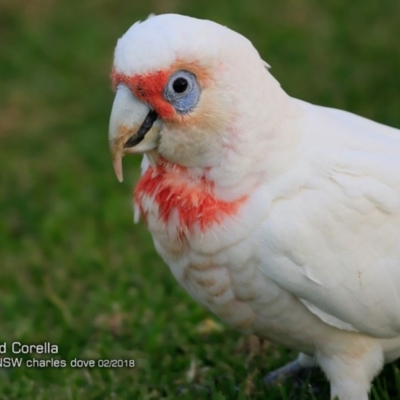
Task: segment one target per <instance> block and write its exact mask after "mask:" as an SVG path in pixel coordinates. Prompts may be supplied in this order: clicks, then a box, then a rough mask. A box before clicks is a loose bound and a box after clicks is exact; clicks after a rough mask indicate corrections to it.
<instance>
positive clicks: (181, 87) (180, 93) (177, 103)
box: [164, 70, 201, 114]
mask: <svg viewBox="0 0 400 400" xmlns="http://www.w3.org/2000/svg"><path fill="white" fill-rule="evenodd" d="M200 91H201V90H200V87H199V85H198V83H197V79H196V75H194V74H193V73H192V72H189V71H184V70H182V71H177V72H175V73H174V74H172V75H171V77H170V79H169V81H168V83H167V85H166V86H165V88H164V98H165V99H166V100H167V101H168V102H169V103H170V104H171V105H172V106H173V107H174V108H175V110H176V111H177V112H178V113H180V114H187V113H189V112H190V111H192V110H193V109H194V108H195V106H196V105H197V103H198V101H199V98H200Z"/></svg>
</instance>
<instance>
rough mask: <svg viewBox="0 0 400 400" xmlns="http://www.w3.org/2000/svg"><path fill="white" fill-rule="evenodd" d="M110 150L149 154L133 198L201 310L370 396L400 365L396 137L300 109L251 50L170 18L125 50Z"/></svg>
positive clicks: (399, 141)
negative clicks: (386, 371)
mask: <svg viewBox="0 0 400 400" xmlns="http://www.w3.org/2000/svg"><path fill="white" fill-rule="evenodd" d="M111 79H112V84H113V88H114V89H115V98H114V102H113V105H112V110H111V115H110V123H109V146H110V151H111V157H112V162H113V166H114V170H115V173H116V175H117V178H118V179H119V180H120V181H122V179H123V174H122V158H123V156H124V155H125V154H142V155H143V160H142V164H141V177H140V178H139V180H138V182H137V184H136V187H135V189H134V194H133V200H132V202H133V209H134V215H135V217H134V220H135V222H137V221H139V220H143V221H144V222H145V223H146V225H147V228H148V229H149V231H150V233H151V236H152V239H153V242H154V247H155V249H156V251H157V252H158V253H159V255H160V256H161V258H162V259H163V260H164V262H165V263H166V264H167V266H168V267H169V269H170V271H171V272H172V274H173V276H174V277H175V279H176V280H177V281H178V282H179V284H180V285H181V286H182V287H183V288H184V289H185V290H186V291H187V292H188V293H189V294H190V295H191V296H192V297H193V299H194V300H195V301H197V302H198V303H199V304H201V305H202V306H204V307H205V308H207V309H208V310H210V311H211V312H212V313H214V314H215V315H216V316H217V317H218V318H219V319H220V320H222V321H223V322H224V323H226V324H227V325H229V326H231V327H233V328H234V329H236V330H238V331H240V332H242V333H244V334H253V335H256V336H259V337H261V338H265V339H266V340H270V341H273V342H276V343H279V344H281V345H284V346H287V347H288V348H291V349H293V350H295V351H297V352H299V356H298V358H297V359H296V360H295V361H293V362H291V363H289V364H288V365H286V366H283V367H282V368H280V369H278V370H277V371H275V372H272V373H271V374H269V375H268V377H269V378H268V377H267V380H268V379H275V378H279V377H282V376H284V375H290V374H292V373H294V372H295V371H298V370H300V369H302V368H306V367H314V366H319V367H320V368H321V369H322V370H323V372H324V373H325V375H326V377H327V379H328V381H329V383H330V393H331V398H332V399H334V398H339V399H340V400H367V399H368V393H369V391H370V387H371V382H372V380H373V379H374V377H376V376H377V375H378V374H379V373H380V371H381V369H382V367H383V365H384V364H385V363H389V362H392V361H394V360H396V359H397V358H398V357H399V356H400V130H398V129H396V128H392V127H389V126H385V125H383V124H380V123H377V122H374V121H372V120H368V119H366V118H364V117H361V116H358V115H355V114H352V113H349V112H346V111H342V110H338V109H333V108H327V107H323V106H318V105H314V104H310V103H307V102H305V101H302V100H299V99H295V98H293V97H291V96H290V95H288V94H287V93H286V92H285V91H284V90H283V89H282V87H281V85H280V84H279V82H278V81H277V80H276V79H275V78H274V77H273V75H272V74H271V72H270V67H269V65H268V64H267V63H266V62H264V61H263V59H262V57H261V56H260V54H259V52H258V51H257V50H256V49H255V47H254V46H253V45H252V43H251V42H250V41H249V40H248V39H247V38H246V37H244V36H243V35H241V34H240V33H237V32H235V31H233V30H231V29H229V28H228V27H225V26H223V25H220V24H218V23H216V22H213V21H209V20H202V19H197V18H193V17H189V16H183V15H178V14H161V15H157V16H151V17H149V18H148V19H146V20H144V21H139V22H136V23H135V24H134V25H132V26H131V27H130V28H129V29H128V31H127V32H126V33H125V34H124V35H123V36H122V37H121V38H120V39H119V40H118V42H117V45H116V47H115V51H114V61H113V66H112V71H111Z"/></svg>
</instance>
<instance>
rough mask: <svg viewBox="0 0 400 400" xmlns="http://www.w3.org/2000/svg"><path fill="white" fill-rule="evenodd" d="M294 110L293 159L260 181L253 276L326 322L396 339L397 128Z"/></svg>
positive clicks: (399, 291)
mask: <svg viewBox="0 0 400 400" xmlns="http://www.w3.org/2000/svg"><path fill="white" fill-rule="evenodd" d="M301 107H302V108H303V112H304V116H303V126H302V129H303V131H304V140H303V142H302V148H301V151H300V152H299V154H300V155H299V159H298V161H297V162H296V163H294V164H293V165H292V167H291V169H290V170H288V171H287V173H286V174H283V175H282V176H281V177H280V178H279V179H276V180H275V181H274V182H270V183H268V185H269V187H268V189H269V193H271V198H272V202H271V204H272V206H271V210H270V213H269V216H268V218H267V219H266V220H265V221H264V222H263V224H262V227H261V229H260V242H261V245H260V259H261V261H260V265H261V269H262V271H263V272H264V274H265V275H266V276H267V277H268V278H269V279H272V280H273V281H275V282H276V283H277V284H278V285H280V286H281V287H282V288H284V289H285V290H287V291H289V292H291V293H292V294H294V295H296V296H297V297H298V298H300V299H301V300H302V301H303V303H304V304H305V305H306V306H307V307H308V308H309V310H310V311H311V312H313V313H314V314H316V315H318V316H319V317H320V318H321V319H322V320H324V321H325V322H327V323H328V324H330V325H333V326H336V327H339V328H341V329H348V330H356V331H360V332H364V333H368V334H371V335H375V336H379V337H390V336H396V335H398V334H399V333H400V131H399V130H396V129H393V128H389V127H385V126H383V125H380V124H377V123H375V122H372V121H369V120H366V119H364V118H361V117H358V116H355V115H352V114H350V113H346V112H342V111H339V110H331V109H325V108H322V107H316V106H312V105H308V104H306V103H302V102H301ZM288 182H289V183H288Z"/></svg>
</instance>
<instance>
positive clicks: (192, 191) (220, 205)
mask: <svg viewBox="0 0 400 400" xmlns="http://www.w3.org/2000/svg"><path fill="white" fill-rule="evenodd" d="M213 188H214V184H213V183H212V182H209V181H207V180H206V179H205V178H204V177H196V178H193V177H191V176H190V175H189V172H188V170H187V168H184V167H181V166H178V165H176V164H170V163H168V162H161V163H160V164H159V165H157V166H156V167H155V168H153V167H149V168H148V169H147V171H146V172H145V174H144V175H143V176H142V177H141V179H140V180H139V182H138V185H137V186H136V188H135V191H134V201H135V203H136V204H137V206H138V207H139V210H140V214H141V215H144V217H145V218H146V215H147V210H146V208H145V207H144V206H143V200H144V196H147V197H148V198H150V199H152V200H153V201H154V203H155V204H156V205H157V206H158V211H159V219H161V220H162V221H163V222H164V223H165V224H167V223H168V222H169V218H170V216H171V213H172V212H173V211H175V210H176V211H175V212H177V213H178V217H179V224H180V225H179V229H180V231H190V230H192V229H193V227H194V225H195V224H198V225H199V227H200V229H201V231H202V232H204V231H205V230H206V229H207V228H209V227H210V226H211V225H213V224H215V223H216V224H220V223H222V220H223V218H224V217H226V216H230V215H235V214H236V213H237V212H238V210H239V208H240V206H241V205H242V204H243V203H244V202H245V201H246V199H247V196H245V197H242V198H240V199H238V200H235V201H232V202H228V201H223V200H219V199H217V198H216V197H215V195H214V193H213Z"/></svg>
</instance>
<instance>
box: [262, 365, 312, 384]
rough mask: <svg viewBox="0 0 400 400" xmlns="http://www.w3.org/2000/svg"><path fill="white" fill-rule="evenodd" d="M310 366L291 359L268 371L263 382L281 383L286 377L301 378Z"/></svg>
mask: <svg viewBox="0 0 400 400" xmlns="http://www.w3.org/2000/svg"><path fill="white" fill-rule="evenodd" d="M310 369H311V367H308V366H304V365H302V364H300V362H299V360H298V359H297V360H295V361H292V362H290V363H288V364H286V365H284V366H283V367H281V368H278V369H276V370H275V371H272V372H270V373H269V374H267V375H266V376H265V377H264V383H265V384H266V385H268V386H270V385H275V384H277V383H282V382H284V381H286V380H287V379H288V378H295V379H296V380H299V379H300V380H303V378H304V377H305V376H306V375H307V374H308V372H309V370H310Z"/></svg>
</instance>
